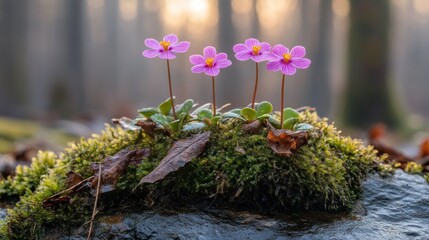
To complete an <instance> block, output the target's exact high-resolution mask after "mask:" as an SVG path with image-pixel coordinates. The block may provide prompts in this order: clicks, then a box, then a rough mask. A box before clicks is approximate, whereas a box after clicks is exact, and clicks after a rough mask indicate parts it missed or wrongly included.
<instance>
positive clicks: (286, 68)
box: [282, 64, 296, 75]
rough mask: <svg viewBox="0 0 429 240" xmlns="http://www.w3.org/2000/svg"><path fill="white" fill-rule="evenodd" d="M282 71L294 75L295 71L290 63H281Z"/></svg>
mask: <svg viewBox="0 0 429 240" xmlns="http://www.w3.org/2000/svg"><path fill="white" fill-rule="evenodd" d="M282 73H283V74H286V75H294V74H295V73H296V68H295V67H294V66H292V64H283V66H282Z"/></svg>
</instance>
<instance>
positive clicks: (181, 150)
mask: <svg viewBox="0 0 429 240" xmlns="http://www.w3.org/2000/svg"><path fill="white" fill-rule="evenodd" d="M209 137H210V132H204V133H199V134H195V135H193V136H191V137H189V138H186V139H181V140H179V141H177V142H175V143H174V144H173V146H172V147H171V149H170V150H169V151H168V154H167V156H165V157H164V158H163V159H162V160H161V162H160V163H159V165H158V166H157V167H156V168H155V169H154V170H153V171H152V172H150V173H149V174H148V175H146V176H145V177H143V178H142V179H141V180H140V183H139V185H141V184H144V183H155V182H158V181H159V180H162V179H164V178H165V177H166V176H167V175H168V174H169V173H171V172H175V171H177V170H178V169H179V168H181V167H183V166H185V165H186V163H188V162H190V161H191V160H192V159H193V158H196V157H198V155H200V154H201V152H202V151H203V150H204V147H205V145H206V143H207V142H208V140H209Z"/></svg>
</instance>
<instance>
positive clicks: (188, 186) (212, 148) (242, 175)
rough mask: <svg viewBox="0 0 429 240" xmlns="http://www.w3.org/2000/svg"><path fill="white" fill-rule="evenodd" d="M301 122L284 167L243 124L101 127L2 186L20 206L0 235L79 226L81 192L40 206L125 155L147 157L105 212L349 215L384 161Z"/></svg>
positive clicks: (315, 122)
mask: <svg viewBox="0 0 429 240" xmlns="http://www.w3.org/2000/svg"><path fill="white" fill-rule="evenodd" d="M299 122H300V123H308V124H311V125H312V126H314V128H312V129H310V130H309V131H308V140H307V141H306V143H305V144H303V145H302V146H300V147H299V148H297V149H296V150H295V151H294V152H293V154H292V155H290V156H289V157H287V156H280V155H277V154H275V153H274V152H273V150H272V149H271V148H270V147H269V145H268V143H267V134H268V131H269V128H268V127H267V125H266V124H265V123H264V124H262V126H261V127H260V129H259V130H258V131H256V132H248V131H244V130H243V122H241V121H239V120H237V119H230V120H228V121H223V122H221V123H219V124H218V125H207V126H206V127H205V128H202V129H198V130H194V131H187V132H186V131H181V132H177V133H174V134H166V133H165V132H162V131H161V132H155V133H154V134H153V136H150V135H148V134H145V133H144V132H143V131H125V130H123V129H121V128H118V127H115V128H114V127H110V126H107V128H106V130H105V131H104V132H103V133H102V134H101V135H94V136H93V137H92V138H90V139H87V140H81V141H80V142H79V143H75V144H71V145H70V146H69V148H67V149H66V150H65V151H64V152H63V153H61V154H59V155H58V156H57V155H55V154H50V153H40V154H39V157H38V158H37V159H35V162H38V161H41V163H40V164H41V165H43V166H47V167H45V168H43V169H44V170H43V171H41V170H39V168H38V167H37V166H36V165H34V166H32V167H31V168H29V169H28V170H26V174H25V177H26V178H29V180H26V181H23V182H20V183H18V182H16V180H15V179H8V180H5V181H2V182H1V183H0V194H2V196H6V195H15V196H19V197H20V200H19V201H18V202H17V204H16V206H15V207H14V208H13V209H10V210H9V212H8V216H7V218H6V220H5V221H3V222H2V223H1V225H0V226H1V228H0V233H1V234H2V236H5V237H6V238H16V239H19V238H22V237H25V238H27V239H28V238H37V237H39V236H43V234H44V232H45V230H46V229H49V228H50V227H59V226H61V225H66V224H83V223H84V222H85V221H87V220H88V219H89V216H90V210H91V207H92V205H91V204H92V203H93V196H92V195H91V194H90V191H89V190H87V189H85V188H83V189H82V190H81V191H80V192H77V193H76V194H74V195H73V196H71V198H70V201H69V202H67V203H61V204H58V205H55V206H54V207H49V208H44V207H43V204H42V202H43V201H44V200H46V199H47V198H49V197H51V196H52V195H54V194H57V193H58V192H61V191H64V190H65V189H66V179H67V173H68V172H70V171H73V172H75V173H78V174H80V175H81V176H82V177H83V178H88V177H91V176H92V175H93V174H94V173H93V171H92V170H91V164H92V163H94V162H101V161H103V160H104V159H105V158H106V157H108V156H113V155H115V154H116V153H118V152H119V151H121V150H123V149H142V148H148V149H150V156H149V157H147V156H145V157H143V158H142V159H141V160H142V161H141V163H140V164H138V165H132V166H131V165H130V166H129V167H128V169H127V170H126V172H125V173H124V174H123V175H122V176H121V177H120V178H119V179H118V181H117V182H116V181H115V190H114V191H117V192H118V193H120V194H115V196H112V195H109V194H106V195H104V196H103V195H102V196H101V204H102V208H103V209H107V208H113V209H114V208H115V207H117V206H119V205H124V204H127V203H130V202H132V203H133V205H134V206H135V207H138V208H148V207H154V206H165V203H168V204H171V203H175V204H177V205H181V204H194V203H198V204H201V203H204V202H209V203H210V204H213V203H214V204H220V205H223V206H229V205H231V206H234V207H241V208H249V209H253V210H254V211H258V212H272V211H283V212H284V211H294V210H312V209H318V210H328V211H332V210H347V209H350V208H351V207H352V206H353V204H354V203H355V202H356V200H358V199H359V197H360V196H361V193H362V188H361V183H362V181H363V180H364V179H365V177H366V175H367V173H368V171H369V170H370V169H372V168H373V167H374V165H375V163H377V162H379V161H381V160H380V159H379V158H378V157H377V156H376V151H375V150H374V149H373V148H372V147H370V146H369V147H366V146H364V145H363V144H362V142H361V141H359V140H355V139H351V138H350V137H343V136H341V135H340V132H339V131H338V130H337V129H336V128H335V127H334V126H333V125H332V124H329V123H328V121H327V119H320V118H319V117H318V116H317V114H316V113H310V112H309V111H307V112H305V113H301V114H300V117H299ZM207 131H210V132H211V134H210V137H209V140H208V142H207V143H206V144H205V146H204V149H203V151H202V152H201V154H199V155H198V156H197V157H195V158H193V159H192V161H190V162H189V163H187V164H186V165H184V166H183V167H181V168H180V169H179V170H177V171H175V172H172V173H170V174H168V175H167V176H166V177H165V178H164V179H162V180H161V181H157V182H155V183H153V184H152V183H150V184H147V183H145V184H143V185H141V186H139V187H137V186H138V184H139V182H140V180H141V179H142V178H143V177H145V176H147V175H148V174H149V173H150V172H152V171H153V170H154V169H155V168H156V167H157V166H158V164H159V163H160V162H161V160H162V159H163V158H164V157H165V156H166V155H167V153H168V151H169V150H170V148H171V146H173V144H174V142H176V141H178V140H180V139H184V138H187V137H190V136H191V135H193V134H195V133H200V132H207ZM45 163H54V164H50V165H49V164H48V165H46V164H45ZM23 176H24V175H23ZM19 184H22V186H19ZM18 186H19V188H17V187H18ZM136 187H137V188H136ZM19 189H25V190H19Z"/></svg>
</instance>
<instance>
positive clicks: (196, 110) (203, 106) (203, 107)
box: [191, 103, 212, 116]
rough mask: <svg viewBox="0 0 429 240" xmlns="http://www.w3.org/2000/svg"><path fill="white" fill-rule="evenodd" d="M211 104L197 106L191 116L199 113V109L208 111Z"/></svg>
mask: <svg viewBox="0 0 429 240" xmlns="http://www.w3.org/2000/svg"><path fill="white" fill-rule="evenodd" d="M211 105H212V104H211V103H206V104H204V105H202V106H199V107H198V108H197V109H195V110H194V111H193V112H192V113H191V115H192V116H195V115H196V114H197V113H198V112H199V111H201V109H210V106H211Z"/></svg>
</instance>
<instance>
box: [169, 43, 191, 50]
mask: <svg viewBox="0 0 429 240" xmlns="http://www.w3.org/2000/svg"><path fill="white" fill-rule="evenodd" d="M190 45H191V43H190V42H186V41H183V42H179V43H178V44H176V45H173V46H171V51H173V52H177V53H184V52H186V51H188V49H189V46H190Z"/></svg>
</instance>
